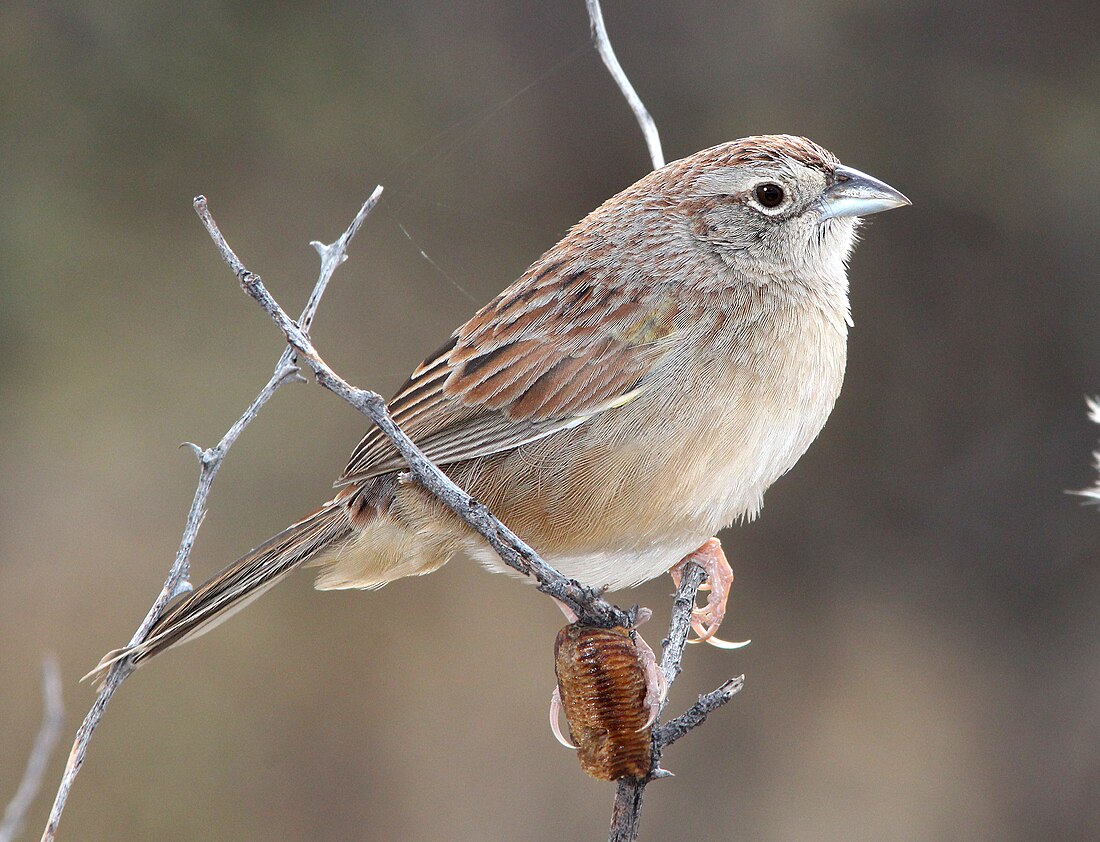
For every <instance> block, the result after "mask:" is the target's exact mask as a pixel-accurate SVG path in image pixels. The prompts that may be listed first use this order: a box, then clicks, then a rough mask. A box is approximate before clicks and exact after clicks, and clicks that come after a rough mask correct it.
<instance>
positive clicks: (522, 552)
mask: <svg viewBox="0 0 1100 842" xmlns="http://www.w3.org/2000/svg"><path fill="white" fill-rule="evenodd" d="M195 212H196V213H197V214H198V215H199V218H200V219H201V220H202V223H203V225H204V226H206V230H207V232H208V233H209V234H210V237H211V239H212V240H213V241H214V244H215V245H216V246H217V248H218V251H219V252H221V255H222V258H223V259H224V260H225V262H226V263H227V264H228V265H229V268H230V269H232V270H233V274H234V275H236V276H237V280H238V281H239V283H240V284H241V287H242V288H243V289H244V291H245V292H246V293H248V295H249V296H251V297H252V298H253V299H254V300H255V301H256V302H257V303H258V304H259V305H260V306H261V307H263V309H264V312H266V313H267V314H268V315H269V316H271V318H272V320H273V321H274V322H275V324H276V325H277V326H278V327H279V329H280V330H281V331H282V332H283V335H284V336H285V337H286V340H287V342H289V343H290V345H291V346H292V347H293V349H294V350H295V352H296V353H297V354H298V356H299V357H300V358H301V359H302V360H304V361H305V363H306V364H307V365H308V366H309V367H310V368H311V369H313V372H314V374H315V375H316V377H317V382H318V383H320V384H321V385H322V386H324V387H325V388H326V389H328V390H329V391H330V392H333V393H334V394H336V395H337V396H339V397H341V398H343V399H344V400H345V401H347V402H348V403H349V404H351V405H352V406H353V407H354V408H355V409H357V410H359V412H361V413H362V414H363V415H365V416H367V418H369V419H370V420H371V421H373V422H374V423H375V424H376V425H377V426H378V427H379V429H381V430H382V432H383V433H384V434H385V435H386V437H387V438H388V439H389V440H390V441H391V442H392V443H393V445H394V446H395V447H396V448H397V450H398V451H399V452H400V453H401V455H402V456H404V457H405V461H406V462H407V463H408V466H409V473H410V474H411V475H412V476H413V477H414V478H415V479H416V480H417V481H418V482H419V483H420V484H421V485H423V486H424V488H425V489H427V490H428V491H429V492H431V493H432V494H434V495H435V496H436V497H437V498H438V499H439V500H440V501H441V502H442V503H443V504H444V505H446V506H447V507H448V508H450V509H451V511H453V512H454V513H455V514H456V515H458V517H459V518H461V519H462V520H463V521H464V522H465V523H466V524H467V525H468V526H469V527H470V528H471V529H473V530H474V531H475V532H477V533H478V534H480V535H481V536H482V537H483V538H484V539H485V540H486V542H487V543H488V544H489V546H490V547H492V548H493V549H494V550H495V551H496V553H497V554H498V555H499V556H500V558H501V560H502V561H504V563H505V564H507V565H508V566H509V567H511V568H513V569H514V570H517V571H519V572H520V573H523V574H524V575H527V576H534V577H535V579H536V581H537V582H538V589H539V590H541V591H542V592H543V593H547V594H549V595H551V596H553V597H555V598H556V599H558V600H560V601H561V602H564V603H565V604H566V605H568V606H569V607H570V608H571V609H572V610H573V611H574V613H576V615H577V616H578V618H580V619H581V620H582V621H583V622H585V623H589V624H591V625H597V626H603V627H605V628H610V627H612V626H627V627H629V626H632V625H633V621H634V617H633V612H624V611H622V610H620V609H619V608H617V607H615V606H614V605H611V604H610V603H609V602H607V601H605V600H604V599H602V598H601V596H600V592H599V590H597V589H596V588H591V587H588V586H586V585H581V584H580V583H578V582H576V581H575V580H573V579H569V578H567V577H565V576H563V575H562V574H561V573H559V572H558V571H557V570H555V569H554V568H553V567H551V566H550V565H549V564H547V563H546V562H545V561H543V559H542V558H540V557H539V555H538V554H537V553H536V552H535V551H534V550H533V549H531V547H530V546H528V545H527V544H526V543H524V542H523V541H522V540H521V539H520V538H519V537H518V536H517V535H516V534H515V533H514V532H512V531H511V530H510V529H508V527H506V526H505V525H504V524H503V523H501V522H500V521H499V520H498V519H497V518H495V517H494V516H493V515H492V514H491V513H490V512H489V510H488V509H486V508H485V506H483V505H482V504H480V503H478V502H477V501H476V500H474V499H473V498H472V497H471V496H470V495H469V494H467V493H466V492H465V491H463V490H462V489H461V488H459V487H458V486H457V485H455V483H454V482H452V481H451V479H450V478H449V477H448V476H447V475H446V474H444V473H443V471H441V470H440V469H439V468H437V467H436V466H435V465H434V464H432V462H431V461H430V460H429V459H428V458H427V457H426V456H425V455H424V454H423V453H422V452H421V450H420V448H418V447H417V446H416V445H415V444H414V443H413V441H412V439H410V438H409V437H408V436H407V435H405V433H404V432H402V431H401V429H400V428H399V427H398V426H397V424H396V423H394V420H393V418H391V417H390V414H389V410H388V409H387V407H386V402H385V400H383V398H382V396H381V395H379V394H378V393H377V392H371V391H367V390H365V389H358V388H356V387H354V386H352V385H351V384H349V383H348V382H347V381H346V380H344V379H343V378H342V377H340V376H339V375H338V374H336V372H334V371H333V370H332V368H330V367H329V365H328V364H327V363H326V362H325V361H324V360H323V359H322V358H321V355H320V354H319V353H318V352H317V349H316V348H315V347H314V346H313V343H312V341H311V340H310V338H309V336H308V335H307V334H306V332H305V331H303V330H302V328H301V327H299V325H298V324H297V323H295V322H294V321H292V320H291V318H290V316H288V315H287V314H286V311H284V310H283V308H282V307H280V306H279V304H278V302H276V301H275V299H274V298H272V296H271V293H269V292H268V291H267V288H266V287H265V286H264V284H263V280H262V279H261V278H260V276H259V275H257V274H255V273H254V272H251V271H249V270H248V269H247V268H246V267H245V265H244V264H243V263H242V262H241V260H240V258H238V257H237V255H236V254H235V253H234V252H233V249H232V248H230V247H229V244H228V243H227V242H226V240H225V237H224V236H223V235H222V233H221V230H220V229H219V228H218V224H217V222H215V221H214V217H213V216H212V215H211V213H210V208H209V207H208V205H207V202H206V198H205V197H203V196H199V197H197V198H196V199H195Z"/></svg>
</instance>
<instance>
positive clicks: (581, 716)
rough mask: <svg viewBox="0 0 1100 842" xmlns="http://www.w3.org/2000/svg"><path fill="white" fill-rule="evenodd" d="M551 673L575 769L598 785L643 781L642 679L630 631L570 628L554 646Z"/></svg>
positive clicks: (648, 751) (647, 747)
mask: <svg viewBox="0 0 1100 842" xmlns="http://www.w3.org/2000/svg"><path fill="white" fill-rule="evenodd" d="M554 657H555V663H554V671H555V673H557V677H558V693H559V695H560V696H561V706H562V708H564V710H565V718H566V720H567V721H568V722H569V733H570V735H571V736H572V738H573V742H574V744H575V745H576V746H577V757H578V759H579V760H580V762H581V768H582V769H583V770H584V771H585V772H587V773H588V774H589V775H591V776H592V777H594V778H598V779H599V780H602V781H617V780H619V779H620V778H644V777H645V776H646V775H648V774H649V767H650V761H651V758H652V750H653V747H652V741H651V734H650V732H651V728H650V727H649V725H648V722H649V715H650V709H649V706H648V705H647V704H646V678H645V671H644V670H643V668H642V663H641V660H640V659H639V655H638V650H637V648H635V646H634V642H633V641H632V640H631V639H630V631H629V630H628V629H624V628H622V627H616V628H613V629H601V628H595V627H593V626H584V625H581V624H580V623H572V624H570V625H568V626H566V627H565V628H563V629H562V630H561V631H560V632H558V639H557V641H556V643H555V644H554Z"/></svg>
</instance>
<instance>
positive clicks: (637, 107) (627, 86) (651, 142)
mask: <svg viewBox="0 0 1100 842" xmlns="http://www.w3.org/2000/svg"><path fill="white" fill-rule="evenodd" d="M585 6H586V7H587V8H588V20H589V22H590V23H591V25H592V40H593V41H595V42H596V49H597V50H598V51H599V53H600V58H602V59H603V63H604V66H605V67H606V68H607V72H608V73H610V74H611V78H612V79H614V80H615V83H616V84H617V85H618V86H619V90H620V91H622V92H623V96H624V97H625V98H626V101H627V103H628V104H629V105H630V108H631V110H632V111H633V112H634V117H635V119H637V121H638V125H639V126H640V127H641V129H642V134H643V135H644V136H645V142H646V146H648V147H649V157H650V160H652V161H653V169H655V170H659V169H660V168H661V167H663V166H664V165H665V154H664V152H662V151H661V136H660V135H659V134H658V133H657V124H656V123H654V122H653V118H652V117H651V116H650V114H649V111H648V110H646V107H645V104H644V103H643V102H642V98H641V97H639V96H638V93H637V91H635V90H634V86H633V85H632V84H631V83H630V79H628V78H627V75H626V72H625V71H624V70H623V67H622V65H621V64H619V59H618V58H617V57H616V56H615V50H614V49H612V47H611V39H609V38H608V37H607V28H606V27H605V26H604V23H603V10H602V9H601V8H600V0H585Z"/></svg>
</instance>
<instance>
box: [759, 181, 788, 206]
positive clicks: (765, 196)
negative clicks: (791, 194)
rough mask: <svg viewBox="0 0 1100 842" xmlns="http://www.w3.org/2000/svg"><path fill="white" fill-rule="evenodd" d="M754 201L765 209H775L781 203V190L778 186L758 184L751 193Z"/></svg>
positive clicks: (782, 194) (782, 195)
mask: <svg viewBox="0 0 1100 842" xmlns="http://www.w3.org/2000/svg"><path fill="white" fill-rule="evenodd" d="M753 192H754V193H755V195H756V201H758V202H759V203H760V204H761V205H763V206H764V207H766V208H777V207H779V206H780V205H781V204H782V203H783V197H784V195H785V194H784V193H783V188H782V187H780V186H779V185H778V184H771V183H768V184H759V185H757V187H756V190H754V191H753Z"/></svg>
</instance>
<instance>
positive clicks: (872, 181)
mask: <svg viewBox="0 0 1100 842" xmlns="http://www.w3.org/2000/svg"><path fill="white" fill-rule="evenodd" d="M911 204H913V203H912V202H910V201H909V200H908V199H906V198H905V196H904V195H902V194H901V193H899V192H898V191H897V190H895V189H894V188H893V187H891V186H890V185H889V184H886V183H885V182H882V181H879V180H878V179H877V178H874V177H872V176H869V175H867V173H865V172H860V171H859V170H853V169H852V168H851V167H843V166H838V167H837V168H836V175H835V177H834V181H833V183H832V184H831V185H830V186H829V187H827V188H825V192H824V193H822V194H821V219H823V220H825V219H833V218H835V217H838V216H867V214H870V213H878V212H879V211H885V210H890V209H891V208H900V207H904V206H905V205H911Z"/></svg>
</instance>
